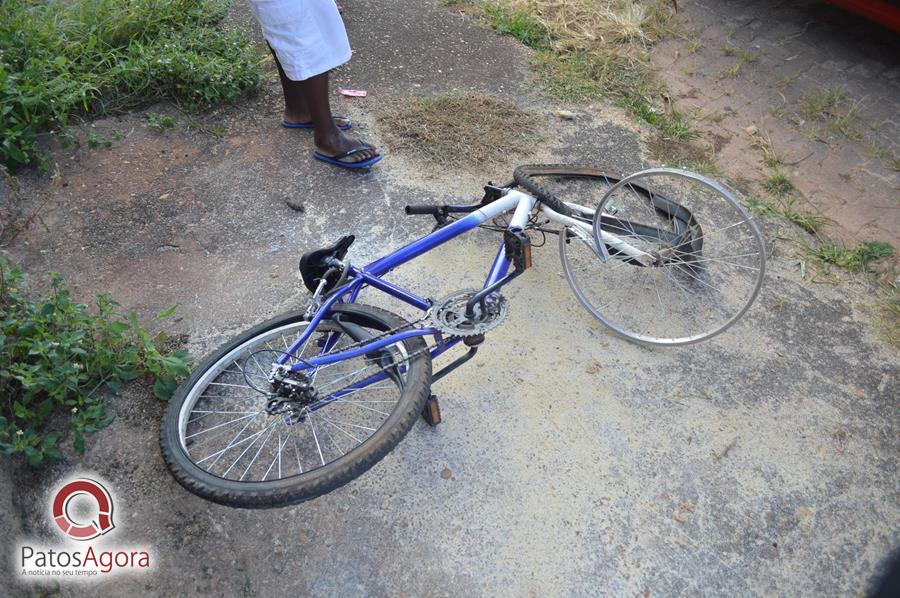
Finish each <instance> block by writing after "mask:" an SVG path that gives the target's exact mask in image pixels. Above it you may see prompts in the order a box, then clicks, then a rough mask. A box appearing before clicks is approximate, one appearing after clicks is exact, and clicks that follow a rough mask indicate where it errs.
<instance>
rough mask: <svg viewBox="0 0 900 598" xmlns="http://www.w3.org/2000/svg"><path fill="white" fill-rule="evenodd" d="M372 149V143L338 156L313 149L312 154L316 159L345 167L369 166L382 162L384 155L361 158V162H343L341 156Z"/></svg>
mask: <svg viewBox="0 0 900 598" xmlns="http://www.w3.org/2000/svg"><path fill="white" fill-rule="evenodd" d="M370 149H372V146H371V145H361V146H359V147H355V148H353V149H352V150H348V151H346V152H344V153H342V154H338V155H337V156H326V155H325V154H323V153H321V152H318V151H313V153H312V156H313V158H315V159H316V160H321V161H322V162H328V163H329V164H334V165H335V166H341V167H343V168H368V167H369V166H372V165H373V164H375V163H376V162H380V161H381V158H382V157H383V156H381V155H379V154H376V155H374V156H372V157H371V158H369V159H368V160H360V161H359V162H342V161H341V158H346V157H347V156H352V155H353V154H358V153H359V152H364V151H367V150H370Z"/></svg>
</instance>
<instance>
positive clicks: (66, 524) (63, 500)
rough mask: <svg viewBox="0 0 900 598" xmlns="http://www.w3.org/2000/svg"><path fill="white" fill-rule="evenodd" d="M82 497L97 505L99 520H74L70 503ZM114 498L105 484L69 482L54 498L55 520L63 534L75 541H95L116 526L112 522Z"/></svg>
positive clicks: (80, 480)
mask: <svg viewBox="0 0 900 598" xmlns="http://www.w3.org/2000/svg"><path fill="white" fill-rule="evenodd" d="M81 495H87V496H89V497H91V498H92V499H93V500H94V502H96V504H97V519H96V520H95V521H89V522H87V523H80V522H78V521H76V520H73V519H72V517H71V515H70V514H69V508H68V507H69V503H70V502H71V501H72V499H74V498H78V497H79V496H81ZM112 511H113V501H112V497H111V496H110V495H109V492H108V491H107V490H106V488H104V487H103V484H101V483H100V482H97V481H95V480H90V479H86V478H82V479H79V480H75V481H74V482H69V483H68V484H66V485H65V486H63V487H62V488H60V489H59V492H57V493H56V496H55V497H54V498H53V520H54V521H56V525H58V526H59V529H61V530H62V531H63V533H64V534H65V535H67V536H69V537H70V538H72V539H74V540H93V539H94V538H96V537H97V536H102V535H103V534H105V533H107V532H109V531H111V530H112V529H113V528H114V527H116V526H115V524H114V523H113V520H112Z"/></svg>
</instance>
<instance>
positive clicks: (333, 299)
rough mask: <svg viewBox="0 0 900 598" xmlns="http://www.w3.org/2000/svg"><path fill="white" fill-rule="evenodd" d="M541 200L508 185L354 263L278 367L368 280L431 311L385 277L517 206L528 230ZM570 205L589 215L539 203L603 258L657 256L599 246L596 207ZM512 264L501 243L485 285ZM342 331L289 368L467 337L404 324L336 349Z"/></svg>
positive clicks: (606, 242) (608, 238) (607, 237)
mask: <svg viewBox="0 0 900 598" xmlns="http://www.w3.org/2000/svg"><path fill="white" fill-rule="evenodd" d="M536 203H537V200H536V199H535V198H534V197H533V196H531V195H529V194H527V193H523V192H521V191H517V190H515V189H511V190H508V191H507V193H506V194H505V195H504V196H503V197H501V198H499V199H497V200H495V201H493V202H491V203H489V204H487V205H485V206H483V207H481V208H479V209H477V210H475V211H473V212H470V213H469V214H467V215H466V216H464V217H463V218H460V219H459V220H455V221H453V222H451V223H450V224H447V225H446V226H443V227H442V228H439V229H437V230H435V231H433V232H432V233H430V234H428V235H425V236H424V237H421V238H420V239H418V240H416V241H413V242H412V243H410V244H408V245H406V246H404V247H402V248H400V249H398V250H397V251H394V252H393V253H391V254H388V255H386V256H384V257H382V258H380V259H377V260H375V261H374V262H372V263H370V264H368V265H366V266H364V267H362V268H357V267H355V266H350V267H349V269H348V272H347V278H348V279H349V281H348V282H346V283H345V284H344V285H343V286H340V287H338V288H337V289H334V290H333V291H332V292H331V293H330V294H329V295H328V296H327V298H326V299H325V300H324V301H323V302H322V303H321V305H320V306H319V307H318V309H316V310H315V313H313V314H312V317H311V319H310V322H309V325H308V326H307V327H306V329H305V330H304V331H303V333H302V334H301V335H300V336H299V337H298V338H297V340H296V341H294V342H293V344H292V345H291V346H290V347H289V348H288V349H287V350H286V351H285V352H284V353H283V354H282V355H281V356H280V357H279V358H278V359H276V360H275V363H274V365H273V371H274V370H275V369H276V368H279V367H286V366H285V364H287V363H288V362H289V361H291V360H292V359H296V358H294V357H293V356H294V355H296V354H297V352H298V351H300V350H301V348H302V347H303V346H304V344H305V343H306V342H307V340H308V339H309V338H310V337H311V335H312V334H313V333H314V332H315V330H316V327H317V326H318V325H319V323H320V322H321V321H322V320H323V319H324V318H326V317H327V316H328V315H329V313H330V312H331V309H332V307H333V306H334V305H335V304H337V303H342V302H348V303H353V302H355V301H356V298H357V297H358V296H359V293H360V292H361V291H362V290H363V288H364V287H367V286H368V287H372V288H374V289H378V290H379V291H382V292H384V293H387V294H388V295H390V296H392V297H395V298H396V299H399V300H401V301H403V302H405V303H408V304H410V305H412V306H414V307H416V308H418V309H421V310H422V311H424V312H426V313H427V312H428V310H430V309H431V307H432V302H431V301H429V300H428V299H426V298H424V297H420V296H419V295H416V294H415V293H412V292H410V291H408V290H406V289H403V288H401V287H399V286H397V285H395V284H392V283H390V282H388V281H386V280H384V278H382V277H383V276H384V275H386V274H387V273H389V272H390V271H391V270H393V269H395V268H397V267H398V266H400V265H402V264H405V263H406V262H408V261H410V260H413V259H415V258H416V257H418V256H420V255H422V254H423V253H426V252H428V251H430V250H432V249H434V248H435V247H437V246H439V245H442V244H443V243H446V242H447V241H450V240H451V239H454V238H456V237H458V236H459V235H462V234H464V233H466V232H468V231H471V230H472V229H474V228H477V227H478V226H480V225H481V224H484V223H485V222H487V221H490V220H492V219H494V218H496V217H497V216H499V215H501V214H504V213H506V212H508V211H510V210H513V209H514V210H515V211H514V213H513V216H512V218H511V220H510V221H509V225H508V228H509V229H510V230H515V231H522V230H525V228H526V226H527V224H528V222H529V218H530V216H531V213H532V211H533V210H534V209H535V204H536ZM566 205H567V206H568V207H569V208H571V209H573V210H574V211H575V212H576V213H579V214H581V215H583V216H584V217H585V220H586V221H585V220H579V219H577V218H571V217H569V216H565V215H563V214H559V213H558V212H556V211H554V210H552V209H550V208H548V207H547V206H545V205H543V204H539V205H538V209H539V210H540V212H541V213H543V214H544V215H545V216H547V218H549V219H550V220H551V221H553V222H556V223H557V224H561V225H563V226H566V227H568V228H569V230H571V231H572V232H573V233H574V234H575V235H577V236H578V237H580V238H581V239H582V240H584V241H585V242H587V243H588V244H589V246H591V247H593V248H594V251H595V252H596V253H597V255H598V257H599V258H600V259H601V260H603V261H605V260H606V259H609V254H608V253H607V249H606V246H609V247H614V248H615V249H616V250H617V252H619V253H621V254H624V255H626V256H629V257H631V258H632V259H636V260H640V261H642V262H645V263H649V261H651V260H652V259H653V258H652V257H651V256H650V255H649V254H647V253H645V252H643V251H641V250H639V249H637V248H635V247H633V246H631V245H629V244H628V243H626V242H624V241H622V240H621V239H620V238H618V237H616V236H615V235H612V234H610V233H607V232H606V231H603V232H602V240H603V245H601V246H600V247H599V248H598V247H597V246H596V243H595V242H594V240H593V232H592V227H591V223H590V219H591V218H593V214H594V211H593V210H591V209H589V208H585V207H583V206H580V205H577V204H572V203H567V204H566ZM510 265H511V264H510V260H509V259H508V258H507V256H506V253H505V247H504V245H501V246H500V250H499V251H498V252H497V255H496V257H495V258H494V262H493V264H492V265H491V270H490V273H489V274H488V277H487V280H486V281H485V283H484V288H487V287H489V286H491V285H493V284H495V283H497V282H498V281H500V280H502V279H503V278H504V277H505V276H506V275H507V273H508V271H509V268H510ZM337 336H338V334H332V335H330V337H329V338H328V340H327V341H326V342H325V343H324V345H325V346H324V347H323V348H322V351H321V353H320V355H319V356H318V357H313V358H311V359H302V360H299V361H297V362H296V363H293V364H291V365H290V368H291V369H292V370H293V371H295V372H302V371H306V370H315V369H317V368H319V367H322V366H326V365H329V364H333V363H336V362H338V361H343V360H345V359H352V358H355V357H359V356H361V355H365V354H369V353H372V352H375V351H378V350H380V349H383V348H385V347H388V346H390V345H393V344H396V343H398V342H400V341H404V340H406V339H409V338H413V337H416V336H433V337H434V338H435V339H436V341H437V342H438V346H437V347H436V348H434V349H432V350H431V351H430V353H431V357H432V358H435V357H437V356H439V355H441V354H442V353H444V352H446V351H447V350H449V349H450V348H452V347H453V346H455V345H456V344H458V343H459V342H460V340H462V339H460V338H455V339H451V340H448V341H447V342H444V343H442V342H441V340H442V335H441V331H440V330H438V329H436V328H431V327H423V328H412V329H409V330H402V331H399V332H396V333H394V334H390V335H389V336H385V337H380V338H377V339H375V340H373V341H371V342H369V343H365V344H362V345H360V346H357V347H354V348H351V349H348V350H346V351H340V352H337V353H331V352H330V351H331V350H332V349H333V348H334V345H335V343H336V342H337ZM401 368H402V366H401ZM387 377H388V374H387V373H386V372H383V371H382V372H379V373H376V374H373V375H372V376H369V377H368V378H365V379H363V380H359V381H357V382H355V383H353V384H352V385H350V386H348V387H346V388H344V389H342V390H340V391H338V392H336V393H333V394H331V395H328V396H326V397H322V398H320V399H319V400H318V401H316V402H315V403H313V404H312V405H309V406H308V409H309V411H316V410H317V409H321V408H322V407H324V406H325V405H327V404H328V403H330V402H332V401H334V400H336V399H339V398H340V397H342V396H344V395H346V394H350V393H352V392H355V391H357V390H359V389H362V388H365V387H366V386H369V385H371V384H375V383H376V382H379V381H381V380H384V379H386V378H387Z"/></svg>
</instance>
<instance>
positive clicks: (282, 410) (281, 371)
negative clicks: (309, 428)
mask: <svg viewBox="0 0 900 598" xmlns="http://www.w3.org/2000/svg"><path fill="white" fill-rule="evenodd" d="M269 381H270V382H271V384H272V393H273V394H274V396H273V397H272V398H271V399H269V401H268V402H267V403H266V413H268V414H269V415H281V416H282V417H283V418H284V423H286V424H288V425H289V426H292V425H294V424H298V423H300V422H303V421H304V420H305V419H306V416H307V414H308V413H309V406H310V405H312V404H313V403H315V402H316V401H318V400H319V394H318V393H317V392H316V389H315V387H314V386H313V385H312V381H311V380H310V379H309V377H308V376H307V375H306V374H304V373H303V372H295V371H293V370H292V369H291V368H290V367H288V366H285V365H279V366H276V367H275V369H274V371H273V372H272V374H271V376H270V377H269Z"/></svg>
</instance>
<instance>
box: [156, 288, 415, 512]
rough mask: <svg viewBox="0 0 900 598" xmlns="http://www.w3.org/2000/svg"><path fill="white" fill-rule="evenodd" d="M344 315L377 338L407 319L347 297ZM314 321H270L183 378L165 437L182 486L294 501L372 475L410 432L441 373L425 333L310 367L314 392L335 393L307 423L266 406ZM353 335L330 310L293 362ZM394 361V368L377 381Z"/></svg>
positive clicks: (236, 498)
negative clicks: (276, 373)
mask: <svg viewBox="0 0 900 598" xmlns="http://www.w3.org/2000/svg"><path fill="white" fill-rule="evenodd" d="M336 309H337V308H336ZM340 314H341V322H346V323H349V324H352V325H353V326H354V327H355V328H354V330H356V331H360V330H365V331H368V335H369V336H377V335H378V334H380V333H381V332H382V331H384V330H389V329H392V328H396V327H398V326H402V325H403V324H404V323H405V322H404V321H403V320H402V319H400V318H399V317H398V316H396V315H394V314H391V313H390V312H386V311H384V310H381V309H377V308H373V307H368V306H363V305H343V306H341V308H340ZM307 326H308V322H307V321H306V320H305V318H304V316H303V314H302V313H299V312H297V313H291V314H286V315H283V316H280V317H277V318H274V319H272V320H269V321H268V322H265V323H263V324H260V325H259V326H257V327H256V328H253V329H251V330H248V331H247V332H245V333H244V334H241V335H240V336H238V337H236V338H235V339H233V340H232V341H231V342H229V343H227V344H226V345H224V346H223V347H221V348H220V349H219V350H218V351H216V352H215V353H213V354H212V356H210V357H209V358H208V359H207V360H206V361H204V363H203V364H201V365H200V366H199V367H198V368H197V369H196V370H195V371H194V372H193V373H192V374H191V376H190V377H189V378H188V379H187V380H186V381H185V382H184V383H183V384H182V385H181V386H180V387H179V389H178V390H177V391H176V393H175V396H173V398H172V400H171V402H170V404H169V407H168V409H167V410H166V414H165V417H164V420H163V425H162V431H161V436H160V444H161V447H162V453H163V457H164V458H165V461H166V464H167V465H168V466H169V469H170V470H171V471H172V474H173V475H174V476H175V479H176V480H177V481H178V482H179V483H180V484H181V485H182V486H184V487H185V488H187V489H188V490H190V491H191V492H193V493H195V494H197V495H199V496H201V497H203V498H206V499H208V500H211V501H213V502H217V503H221V504H225V505H229V506H235V507H244V508H265V507H279V506H285V505H290V504H295V503H298V502H302V501H304V500H309V499H311V498H315V497H317V496H320V495H322V494H325V493H326V492H330V491H332V490H334V489H335V488H338V487H339V486H342V485H343V484H346V483H347V482H349V481H350V480H352V479H354V478H356V477H358V476H359V475H361V474H363V473H364V472H365V471H367V470H368V469H369V468H370V467H372V466H373V465H374V464H375V463H377V462H378V461H379V460H381V459H382V458H383V457H384V456H385V455H386V454H387V453H388V452H390V451H391V449H393V448H394V447H395V446H396V445H397V443H398V442H400V440H401V439H402V438H403V437H404V436H405V435H406V433H407V432H409V430H410V429H411V428H412V426H413V424H414V423H415V422H416V420H417V419H418V417H419V414H420V413H421V412H422V407H423V405H424V403H425V400H426V399H427V397H428V390H429V388H430V382H431V358H430V356H429V355H428V353H427V351H426V350H425V347H426V344H425V341H424V340H423V338H422V337H413V338H410V339H407V340H405V341H402V342H398V343H395V344H393V345H390V346H388V347H386V348H385V349H383V350H381V351H378V352H377V354H376V355H373V354H369V355H361V356H359V357H357V358H353V359H347V360H343V361H339V362H336V363H333V364H329V365H325V366H322V367H320V368H318V369H317V370H315V371H313V372H311V373H310V375H309V378H310V384H311V385H314V387H315V389H316V392H317V393H318V394H319V395H320V396H322V397H327V396H334V397H335V398H334V399H333V400H331V401H330V402H327V404H324V406H322V407H321V408H319V409H317V410H315V411H311V412H309V413H307V414H306V415H305V416H304V417H302V418H300V419H299V421H297V420H296V419H291V418H290V417H287V415H286V414H275V415H271V414H269V413H268V412H267V411H266V404H267V402H268V401H269V399H270V398H272V397H271V396H270V395H267V394H264V392H260V391H266V390H268V389H269V388H270V387H269V385H268V381H267V379H266V374H267V373H268V371H269V368H270V366H271V363H272V361H273V360H274V359H275V357H277V356H278V355H281V354H283V352H284V351H286V350H287V348H288V347H289V346H290V345H291V343H292V342H293V341H295V340H296V339H297V338H298V336H299V335H300V334H302V333H303V332H304V331H305V330H306V327H307ZM353 342H354V341H353V339H352V338H349V337H348V335H347V334H346V333H343V332H342V328H341V326H339V325H338V323H337V322H336V321H334V320H333V319H325V320H323V321H322V322H320V323H319V325H318V326H317V328H316V330H315V331H314V332H313V334H312V336H310V338H309V340H308V341H307V342H306V343H305V344H304V345H303V346H302V347H301V348H300V350H299V351H297V352H296V353H295V354H294V357H293V358H292V359H291V363H296V362H297V361H298V360H299V359H304V358H305V359H310V358H312V357H314V356H316V355H318V354H320V353H323V352H332V351H339V350H341V348H342V347H344V346H346V345H348V344H351V343H353ZM391 365H394V367H393V368H391V375H390V376H387V377H384V376H382V379H379V380H375V381H373V382H372V383H367V381H369V380H370V378H371V377H372V376H375V375H377V374H378V373H379V372H381V371H382V370H383V369H384V368H385V367H389V366H391ZM354 385H355V386H358V387H359V388H358V389H357V388H353V386H354ZM348 387H350V389H349V390H347V389H348Z"/></svg>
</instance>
